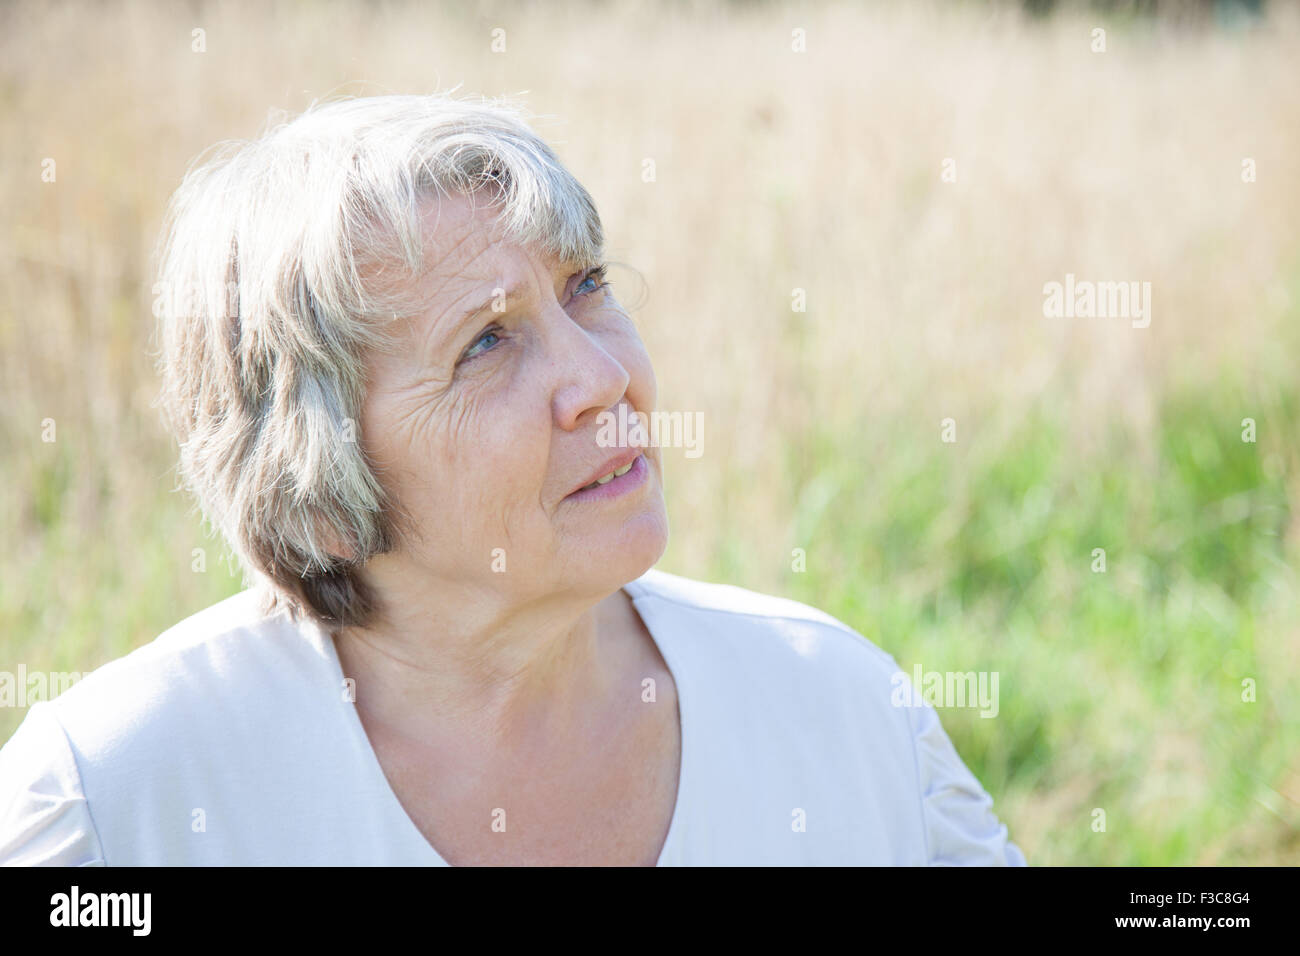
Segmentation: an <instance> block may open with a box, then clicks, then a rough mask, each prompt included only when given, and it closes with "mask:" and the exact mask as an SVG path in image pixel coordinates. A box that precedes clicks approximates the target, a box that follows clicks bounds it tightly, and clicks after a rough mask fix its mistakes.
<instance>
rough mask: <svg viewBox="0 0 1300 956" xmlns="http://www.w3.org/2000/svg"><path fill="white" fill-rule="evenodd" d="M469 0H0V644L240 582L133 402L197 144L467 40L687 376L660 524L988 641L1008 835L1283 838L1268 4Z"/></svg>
mask: <svg viewBox="0 0 1300 956" xmlns="http://www.w3.org/2000/svg"><path fill="white" fill-rule="evenodd" d="M476 9H477V10H478V11H480V12H469V11H468V9H466V8H459V9H458V8H457V7H456V6H454V5H448V7H447V8H446V9H432V8H430V7H429V6H427V5H424V4H402V3H397V4H368V5H364V6H362V5H360V4H333V5H325V6H323V7H322V6H318V5H307V4H302V5H299V4H292V3H280V4H274V5H271V6H269V7H263V6H260V5H253V4H192V5H189V6H181V5H170V4H161V3H158V4H154V3H124V4H104V5H100V4H95V5H80V4H61V5H56V6H53V7H49V8H47V7H45V6H38V5H10V6H6V7H4V8H0V150H3V163H2V164H0V209H3V210H4V217H5V220H4V222H5V226H4V229H3V231H2V232H0V388H2V389H3V402H2V403H0V469H2V471H0V503H2V505H3V507H2V508H0V522H3V523H2V524H0V533H3V535H4V540H5V541H6V542H7V544H8V547H7V548H5V549H4V550H3V552H0V670H6V669H7V670H13V669H15V667H16V666H17V664H18V663H23V664H25V666H26V667H27V668H28V669H49V670H75V671H86V670H90V669H91V668H93V667H94V666H97V665H98V664H100V663H103V662H104V661H107V660H109V659H111V658H113V657H116V656H118V655H120V654H122V653H124V652H126V651H127V650H129V649H130V648H132V647H135V646H138V645H140V644H142V643H144V642H147V641H148V640H150V639H151V638H152V637H154V636H155V635H156V634H157V633H158V632H159V631H161V630H162V629H164V628H165V627H167V626H169V625H170V624H172V623H174V622H175V621H176V620H179V619H180V618H181V617H184V616H186V615H188V614H189V613H192V612H194V611H196V610H199V609H200V608H202V607H204V606H206V605H208V604H210V603H212V602H213V601H215V600H217V599H219V598H220V597H222V596H225V595H227V594H229V593H232V592H233V591H234V590H236V589H237V588H238V587H239V582H238V581H237V579H236V578H235V577H234V576H233V575H232V573H231V571H230V569H229V567H228V566H226V565H225V564H223V562H222V561H221V560H220V554H221V547H220V544H219V543H218V542H216V541H213V540H210V539H208V538H206V537H205V536H204V534H203V531H202V529H201V528H200V526H199V523H198V519H197V517H196V516H195V515H194V514H193V513H192V511H191V510H190V509H189V505H188V502H186V501H185V500H183V499H182V498H181V497H180V496H179V495H177V494H174V493H172V491H171V489H172V487H173V481H174V478H173V473H172V471H171V466H172V461H173V450H172V449H171V447H170V446H169V444H168V443H167V441H166V439H165V437H164V435H163V431H162V427H161V423H160V421H159V419H158V417H157V415H156V413H155V412H154V410H153V409H152V408H151V406H150V400H151V398H152V396H153V393H154V389H155V387H156V383H155V381H154V379H153V376H152V372H151V370H150V367H149V361H148V357H147V355H146V348H147V345H148V337H149V334H150V331H151V325H152V315H151V304H152V292H151V285H152V281H153V280H152V278H151V276H150V274H149V263H148V254H149V249H150V246H151V244H152V242H153V240H154V237H155V236H156V234H157V229H158V225H159V220H160V216H161V211H162V207H163V204H164V203H165V201H166V199H167V196H168V195H169V193H170V191H171V190H172V189H173V188H174V187H175V185H176V184H177V183H178V182H179V179H180V177H181V175H182V174H183V172H184V170H185V168H186V165H187V164H188V162H189V161H190V160H191V159H192V158H193V157H194V156H195V155H196V154H197V153H199V152H200V151H201V150H202V149H204V148H206V147H207V146H209V145H210V144H211V143H213V142H215V141H217V140H219V139H225V138H232V137H244V136H249V135H252V134H254V133H255V132H257V130H258V129H259V128H260V126H261V125H262V123H263V122H264V121H265V120H266V118H267V114H268V110H269V109H271V108H272V107H274V108H282V109H286V110H290V111H293V110H297V109H300V108H302V107H303V106H305V105H307V104H308V103H309V102H310V101H312V100H313V99H316V98H319V97H323V96H327V95H331V94H339V93H374V92H386V91H419V90H433V89H439V88H446V87H450V86H453V85H455V84H457V83H463V84H464V89H465V90H467V91H474V92H485V93H507V94H510V93H520V94H521V96H520V98H522V99H524V100H525V101H526V102H527V103H528V104H529V105H530V106H531V107H532V109H533V110H534V111H536V112H537V113H538V114H542V115H541V118H539V120H538V121H537V123H536V125H537V127H538V128H539V131H541V132H542V133H543V135H545V136H546V137H547V138H548V139H549V140H550V141H551V142H552V143H554V144H555V145H556V148H557V149H558V151H559V152H560V154H561V156H562V157H563V158H564V160H565V161H566V162H567V163H568V164H569V165H570V166H571V168H573V169H574V171H575V172H576V174H577V175H578V176H579V178H581V179H582V180H583V181H584V183H586V184H587V185H588V187H589V188H590V189H591V191H592V193H593V195H594V196H595V198H596V201H597V203H598V205H599V207H600V209H601V211H602V214H603V216H604V219H605V223H606V227H607V231H608V234H609V237H610V249H611V253H612V255H613V256H614V258H615V259H616V260H619V261H620V262H622V263H625V264H627V265H628V266H629V268H626V269H616V270H615V272H614V275H613V279H614V287H615V291H616V292H617V293H618V294H620V295H621V296H622V298H623V299H624V301H625V302H627V303H628V304H631V305H635V306H636V316H637V319H638V322H639V323H640V325H641V329H642V334H643V337H644V338H645V340H646V342H647V345H648V347H649V349H650V351H651V354H652V356H653V357H654V359H655V362H656V372H657V374H658V376H659V384H660V405H661V407H662V408H664V409H668V410H683V411H700V412H702V413H703V415H704V423H705V429H704V435H703V438H704V445H703V450H704V454H703V455H702V456H701V457H699V458H698V459H692V458H687V457H685V456H684V455H682V454H681V453H680V452H673V451H672V450H669V451H668V452H667V466H666V467H667V488H668V495H669V511H670V516H671V520H672V524H673V537H672V542H671V545H670V548H669V552H668V554H667V555H666V556H665V559H664V561H663V562H662V563H661V565H660V566H661V567H663V568H665V569H667V570H670V571H674V572H677V573H681V574H685V575H688V576H694V577H700V578H704V579H708V580H719V581H728V582H731V583H736V584H740V585H742V586H746V587H750V588H753V589H756V590H760V591H768V592H773V593H779V594H786V595H789V596H791V597H795V598H797V599H800V600H804V601H808V602H810V603H812V604H815V605H817V606H819V607H822V608H824V609H826V610H827V611H829V612H830V613H832V614H835V615H837V616H838V617H840V618H842V619H843V620H845V621H846V622H847V623H849V624H851V625H852V626H853V627H855V628H857V629H858V630H859V631H861V632H862V634H864V635H865V636H866V637H868V638H870V639H871V640H873V641H875V642H876V643H877V644H879V645H880V646H881V647H884V648H885V649H886V650H888V651H890V652H891V653H893V654H894V655H895V657H896V658H897V659H898V661H899V663H900V665H901V666H903V667H904V669H906V670H908V671H909V672H910V670H911V668H912V666H913V665H914V664H916V663H920V664H921V665H922V666H923V667H924V668H925V669H927V670H941V671H949V670H955V671H967V670H975V671H998V672H999V674H1000V696H1001V700H1000V710H999V714H998V716H997V718H995V719H982V718H980V717H978V716H977V715H976V714H975V713H974V712H973V711H970V710H960V709H949V710H946V711H945V712H944V722H945V726H946V727H947V728H948V730H949V733H950V735H951V736H952V737H953V739H954V742H955V743H956V745H957V747H958V749H959V751H960V752H961V754H962V755H963V757H964V758H965V759H966V761H967V762H968V764H969V765H970V766H971V768H972V769H973V770H974V771H975V772H976V774H977V776H979V778H980V779H981V781H983V782H984V784H985V786H986V787H987V788H988V789H989V790H990V791H991V792H992V793H993V794H994V796H995V798H996V800H997V809H998V812H999V814H1000V815H1001V816H1002V817H1003V819H1004V820H1005V821H1006V822H1007V823H1008V824H1009V825H1010V827H1011V829H1012V833H1013V836H1014V838H1015V839H1016V840H1017V841H1018V842H1019V843H1020V845H1021V846H1022V847H1023V848H1024V850H1025V852H1026V853H1027V855H1028V856H1029V858H1030V860H1031V861H1032V862H1038V863H1065V862H1074V863H1174V864H1185V863H1230V862H1235V863H1251V862H1289V863H1296V862H1298V861H1300V843H1298V841H1297V826H1298V824H1300V757H1298V756H1297V744H1298V743H1300V714H1298V713H1297V709H1298V707H1300V705H1298V704H1297V700H1298V699H1300V698H1298V695H1297V693H1296V689H1297V677H1298V676H1300V654H1298V648H1300V640H1298V639H1300V583H1298V582H1297V577H1296V572H1295V559H1296V556H1297V551H1298V550H1300V547H1298V545H1297V541H1298V540H1300V511H1298V509H1297V503H1298V502H1300V442H1297V424H1296V421H1297V411H1298V410H1300V385H1298V384H1297V364H1298V363H1297V356H1298V355H1300V305H1297V300H1298V293H1300V234H1298V232H1297V230H1296V227H1295V223H1296V221H1297V214H1298V213H1300V125H1297V124H1296V122H1295V118H1296V117H1297V116H1300V86H1298V85H1297V84H1296V83H1295V82H1294V58H1295V52H1296V49H1297V42H1298V41H1300V26H1298V24H1297V22H1296V19H1295V16H1294V14H1292V13H1291V12H1290V8H1289V7H1283V6H1282V5H1280V4H1278V5H1274V8H1273V9H1272V11H1271V16H1272V19H1271V20H1269V21H1267V22H1265V23H1263V24H1259V25H1256V26H1254V27H1250V28H1246V29H1240V30H1234V31H1208V30H1202V29H1191V28H1172V27H1169V26H1168V25H1165V24H1161V23H1159V22H1145V21H1133V20H1130V19H1124V20H1116V21H1114V22H1108V21H1106V20H1104V19H1102V20H1100V21H1099V19H1098V18H1099V17H1100V16H1101V15H1099V14H1094V15H1091V16H1089V17H1087V18H1081V17H1079V16H1076V15H1074V14H1064V15H1062V16H1058V17H1055V18H1050V19H1047V20H1045V21H1026V20H1024V19H1022V17H1021V16H1020V15H1019V13H1018V12H1017V10H1016V9H1015V8H1014V7H1010V6H992V7H986V6H983V5H977V4H965V5H952V6H943V5H935V6H921V7H915V6H912V5H908V6H907V7H906V8H905V9H899V8H897V7H895V6H894V5H885V4H881V5H877V6H868V7H867V8H866V9H860V8H859V6H858V5H850V4H842V5H832V4H827V5H824V6H815V7H812V8H807V9H806V8H803V7H802V6H800V7H788V8H787V7H783V6H779V5H754V6H742V5H733V6H720V5H687V4H677V5H672V6H670V7H666V8H658V9H644V8H642V7H641V6H640V5H633V4H622V5H620V4H601V5H585V4H573V5H566V6H555V5H551V4H547V5H514V4H500V5H478V6H477V8H476ZM481 11H486V12H481ZM1099 25H1100V26H1103V27H1105V28H1107V30H1108V33H1107V50H1106V52H1105V53H1094V52H1092V51H1091V49H1090V43H1091V39H1092V35H1091V31H1092V29H1093V28H1094V27H1096V26H1099ZM494 28H502V29H504V30H505V31H506V32H505V38H506V44H507V49H506V52H504V53H495V54H494V53H492V52H490V44H491V42H492V30H493V29H494ZM194 29H202V30H204V31H205V33H204V40H205V43H206V51H205V52H202V53H197V52H194V51H193V50H192V42H193V40H192V31H193V30H194ZM796 29H801V30H803V31H805V35H806V38H807V50H806V52H804V53H795V52H793V51H792V49H791V41H792V31H794V30H796ZM522 91H528V92H526V93H522ZM47 158H52V159H53V160H55V163H56V170H57V178H56V181H55V182H53V183H47V182H43V181H42V178H41V173H42V168H43V167H42V162H43V160H45V159H47ZM945 158H952V159H954V160H955V162H956V173H957V179H956V182H944V181H943V179H942V178H941V172H942V168H943V161H944V160H945ZM1245 158H1251V159H1253V160H1254V161H1255V163H1256V167H1257V170H1258V180H1257V181H1256V182H1254V183H1244V182H1243V181H1242V178H1241V169H1242V161H1243V159H1245ZM646 159H651V160H653V162H654V171H655V176H654V180H653V181H651V182H647V181H645V180H644V178H643V170H644V168H645V163H644V161H645V160H646ZM1066 273H1073V274H1075V275H1076V276H1078V277H1079V278H1081V279H1094V280H1128V279H1133V280H1141V281H1149V282H1151V283H1152V288H1153V296H1152V299H1153V314H1152V322H1151V325H1150V327H1149V328H1146V329H1136V328H1133V327H1132V326H1131V325H1130V323H1129V322H1127V321H1126V320H1117V319H1047V318H1044V316H1043V313H1042V302H1043V296H1042V287H1043V284H1044V283H1046V282H1050V281H1061V280H1062V279H1063V278H1064V276H1065V274H1066ZM796 289H799V290H803V292H804V294H805V295H806V299H807V309H806V311H795V310H793V309H792V301H793V300H792V296H793V290H796ZM1245 418H1251V419H1253V420H1254V421H1255V422H1256V427H1257V438H1258V440H1257V441H1256V442H1254V443H1248V442H1243V441H1242V440H1241V432H1242V420H1243V419H1245ZM47 419H53V420H54V423H55V427H56V429H57V431H56V435H57V440H56V441H54V442H43V441H42V440H41V434H42V429H43V423H44V422H45V421H46V420H47ZM943 419H952V420H953V422H954V423H955V428H956V439H957V440H956V441H955V442H953V443H946V442H943V441H941V430H940V422H941V421H942V420H943ZM196 548H201V549H204V556H205V559H206V565H205V567H206V570H204V571H202V572H196V571H194V570H193V567H194V561H195V553H194V550H195V549H196ZM797 548H798V549H803V551H804V552H805V554H806V560H807V566H806V568H807V569H806V571H794V570H792V552H793V551H794V549H797ZM1096 548H1104V549H1105V551H1106V558H1107V566H1106V571H1105V572H1104V573H1096V572H1094V570H1093V562H1094V558H1093V551H1094V549H1096ZM1248 678H1249V679H1253V680H1254V681H1255V682H1256V687H1257V700H1256V701H1255V702H1254V703H1245V702H1243V701H1242V681H1243V679H1248ZM22 715H23V714H22V711H21V710H17V709H0V739H3V737H5V736H7V735H8V734H9V733H10V732H11V731H12V730H13V728H14V727H15V726H16V725H17V723H18V721H19V720H20V719H21V718H22ZM1096 809H1103V810H1105V811H1106V820H1107V827H1106V831H1105V832H1096V831H1095V830H1094V829H1093V826H1092V824H1093V821H1094V819H1095V815H1094V810H1096Z"/></svg>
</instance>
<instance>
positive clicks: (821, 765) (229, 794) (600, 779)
mask: <svg viewBox="0 0 1300 956" xmlns="http://www.w3.org/2000/svg"><path fill="white" fill-rule="evenodd" d="M602 244H603V238H602V228H601V223H600V219H599V217H598V215H597V213H596V209H595V207H594V205H593V203H592V200H591V197H590V196H589V195H588V193H587V192H586V190H584V189H583V187H582V186H581V185H579V183H578V182H577V181H576V180H575V179H574V178H573V176H572V175H571V174H570V173H569V172H568V171H567V170H566V169H565V168H564V167H563V166H562V165H561V164H560V162H559V161H558V160H557V158H556V156H555V155H554V153H553V152H552V151H551V150H550V149H549V148H548V147H547V146H546V145H545V144H544V143H543V142H542V141H541V140H539V139H538V138H537V136H536V135H535V134H534V133H533V132H532V131H531V130H530V129H529V128H528V126H527V125H526V124H525V122H524V120H523V118H522V116H521V114H520V111H519V110H518V109H517V108H516V107H513V106H511V105H509V104H502V103H495V102H488V101H472V100H469V99H459V98H453V97H450V96H385V97H376V98H368V99H358V100H351V101H344V102H335V103H331V104H328V105H325V106H320V107H317V108H313V109H311V110H309V111H308V112H307V113H305V114H304V115H302V116H301V117H299V118H297V119H296V120H294V121H293V122H290V123H288V124H287V125H283V126H280V127H278V128H276V129H274V130H272V131H271V132H269V133H268V134H267V135H265V136H264V137H262V138H261V139H259V140H257V141H255V142H251V143H247V144H242V145H239V146H238V147H236V148H232V149H229V150H227V151H224V152H221V153H219V154H218V155H216V156H214V157H210V158H209V159H208V160H207V161H205V162H204V163H203V164H201V165H200V166H199V167H197V168H196V169H194V170H193V171H192V172H191V173H190V174H189V175H188V176H187V177H186V179H185V181H184V183H183V184H182V186H181V188H180V190H179V191H178V193H177V195H176V197H175V199H174V201H173V207H172V211H171V214H170V216H169V219H168V223H167V229H166V233H165V241H164V243H163V245H162V247H161V252H162V256H161V276H160V280H161V282H160V288H161V289H162V290H163V291H162V295H161V298H160V300H159V303H158V305H159V309H158V312H159V314H160V337H159V345H160V349H159V364H160V369H161V373H162V377H163V384H164V388H163V398H164V408H165V411H166V413H167V417H168V419H169V421H170V424H171V427H172V428H173V429H174V430H175V432H176V435H177V438H178V439H179V442H180V465H181V472H182V474H183V476H184V478H185V480H186V482H187V484H188V486H189V488H190V489H191V490H192V491H193V493H194V494H195V496H196V498H197V500H198V501H199V503H200V504H201V505H202V508H203V511H204V514H205V515H206V516H207V517H208V518H209V519H210V520H211V522H212V523H213V524H214V525H215V526H216V527H218V528H219V529H220V531H221V532H222V534H223V535H224V536H225V538H226V539H227V540H228V541H229V543H230V545H231V547H232V548H233V550H234V551H235V553H236V554H237V556H238V557H239V559H240V561H241V563H242V565H243V567H244V568H245V570H246V572H247V574H248V576H249V580H248V582H247V583H248V584H249V585H250V587H249V589H248V590H245V591H244V592H242V593H240V594H237V595H235V596H234V597H231V598H229V599H227V600H224V601H222V602H220V603H218V604H216V605H214V606H213V607H210V608H207V609H206V610H203V611H201V612H199V613H197V614H195V615H193V616H192V617H189V618H187V619H186V620H184V621H182V622H181V623H179V624H177V625H175V626H174V627H172V628H171V629H170V630H168V631H166V632H165V633H163V634H162V635H161V636H160V637H158V638H157V639H156V640H154V641H153V642H151V643H150V644H148V645H146V646H144V647H142V648H140V649H139V650H137V651H135V652H134V653H131V654H129V655H127V656H126V657H124V658H122V659H120V660H117V661H114V662H112V663H110V664H108V665H106V666H104V667H102V668H100V669H99V670H98V671H96V672H95V673H93V674H91V675H90V676H89V677H87V678H86V679H84V680H82V681H81V682H80V683H78V684H77V685H75V686H74V687H73V688H71V689H70V690H68V691H67V692H66V693H64V694H62V695H61V696H59V697H58V698H57V699H55V700H53V701H50V702H43V703H37V704H35V705H33V706H32V708H31V710H30V712H29V713H28V715H27V717H26V719H25V720H24V722H23V724H22V726H21V727H20V729H19V730H18V732H17V733H16V734H15V736H14V737H13V738H12V739H11V740H10V742H9V743H8V744H7V745H6V746H5V748H4V750H3V751H0V861H3V862H8V863H20V864H36V863H52V864H65V865H75V866H84V865H91V864H107V865H114V864H117V865H121V864H126V865H140V864H161V865H175V864H180V865H193V864H197V865H211V864H253V865H261V864H362V865H366V864H453V865H454V864H607V865H625V864H633V865H654V864H660V865H663V864H678V865H695V864H795V865H799V864H899V865H914V864H929V863H972V864H1007V863H1015V864H1020V863H1023V862H1024V858H1023V856H1022V855H1021V853H1020V851H1019V850H1018V849H1017V848H1016V846H1015V845H1014V844H1013V843H1011V842H1009V840H1008V836H1007V831H1006V828H1005V827H1004V826H1003V825H1001V824H1000V823H999V821H998V819H997V818H996V817H995V816H994V814H993V812H992V806H991V805H992V801H991V799H990V798H989V796H988V794H986V793H985V791H984V790H983V789H982V788H981V786H980V784H979V783H978V782H977V781H976V779H975V778H974V777H973V776H972V775H971V773H970V772H969V771H968V770H967V768H966V767H965V766H964V765H963V764H962V762H961V760H960V758H959V757H958V756H957V754H956V753H955V751H954V750H953V747H952V745H951V743H950V742H949V740H948V738H947V736H946V735H945V733H944V731H943V728H942V727H941V725H940V722H939V719H938V717H937V714H936V712H935V710H934V709H933V707H931V706H930V705H929V704H926V703H917V702H913V701H911V700H910V699H909V700H907V701H904V702H903V703H904V705H903V706H899V703H900V701H899V699H898V694H897V692H896V691H897V686H898V685H897V681H896V680H895V677H896V675H897V674H898V673H899V669H898V667H897V666H896V665H895V663H894V661H893V659H892V658H891V657H890V656H889V655H887V654H886V653H884V652H883V651H881V650H880V649H878V648H876V647H875V646H873V645H872V644H870V643H869V642H867V641H866V640H865V639H864V638H863V637H861V636H860V635H859V634H857V633H856V632H855V631H853V630H852V629H850V628H848V627H847V626H845V625H844V624H842V623H840V622H839V621H837V620H835V619H834V618H832V617H830V616H828V615H826V614H824V613H822V612H820V611H818V610H816V609H814V608H811V607H808V606H806V605H803V604H799V603H796V602H794V601H790V600H786V599H782V598H778V597H769V596H764V595H761V594H757V593H754V592H752V591H748V590H744V589H741V588H738V587H732V586H725V585H720V584H709V583H703V582H699V581H693V580H688V579H685V578H681V577H677V576H674V575H671V574H668V573H665V572H662V571H657V570H653V569H652V568H653V565H654V564H655V563H656V562H657V561H658V560H659V558H660V557H661V555H662V554H663V552H664V549H665V547H666V544H667V537H668V520H667V515H666V513H665V507H664V496H663V455H662V450H661V449H660V448H658V447H655V446H654V445H653V444H651V443H639V442H631V443H627V444H626V446H625V447H619V446H617V445H614V446H611V445H609V443H608V442H603V441H602V440H601V439H600V436H601V435H602V434H603V433H602V432H601V426H602V423H603V422H604V421H606V420H607V416H609V415H611V414H622V415H630V416H634V419H633V420H638V419H637V418H636V416H645V415H647V414H648V413H649V412H651V411H652V410H653V409H654V407H655V402H656V396H655V377H654V372H653V370H652V368H651V364H650V360H649V357H648V356H647V354H646V351H645V349H644V347H643V346H642V343H641V340H640V337H639V336H638V334H637V329H636V326H635V325H634V323H633V322H632V320H631V318H629V316H628V314H627V312H626V311H624V309H623V308H622V306H620V305H619V303H618V301H617V299H616V298H615V296H614V293H613V292H612V291H611V289H610V286H609V282H608V279H607V275H606V270H605V264H604V261H603V258H602ZM639 420H640V421H644V420H645V419H644V418H640V419H639ZM606 433H607V432H606ZM634 434H635V431H634Z"/></svg>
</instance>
